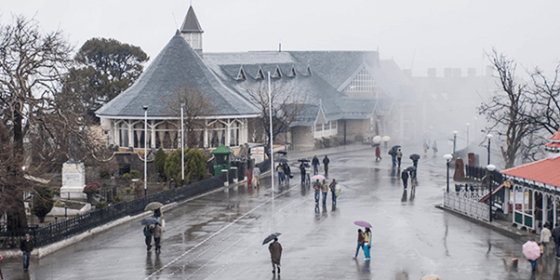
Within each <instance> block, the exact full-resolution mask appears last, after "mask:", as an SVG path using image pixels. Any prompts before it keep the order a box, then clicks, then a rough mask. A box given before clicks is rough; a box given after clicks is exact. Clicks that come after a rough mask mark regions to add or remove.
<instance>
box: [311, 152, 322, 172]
mask: <svg viewBox="0 0 560 280" xmlns="http://www.w3.org/2000/svg"><path fill="white" fill-rule="evenodd" d="M311 165H313V175H317V174H318V173H319V165H320V163H319V159H318V158H317V156H313V160H311Z"/></svg>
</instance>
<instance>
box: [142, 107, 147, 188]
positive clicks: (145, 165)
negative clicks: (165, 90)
mask: <svg viewBox="0 0 560 280" xmlns="http://www.w3.org/2000/svg"><path fill="white" fill-rule="evenodd" d="M142 108H144V196H146V195H147V194H148V147H147V145H148V106H147V105H144V107H142Z"/></svg>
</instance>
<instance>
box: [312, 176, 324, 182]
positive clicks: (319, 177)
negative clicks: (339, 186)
mask: <svg viewBox="0 0 560 280" xmlns="http://www.w3.org/2000/svg"><path fill="white" fill-rule="evenodd" d="M325 179H326V178H325V176H323V175H315V176H313V177H311V181H312V182H315V181H317V180H319V181H321V180H325Z"/></svg>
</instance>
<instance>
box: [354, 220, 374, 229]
mask: <svg viewBox="0 0 560 280" xmlns="http://www.w3.org/2000/svg"><path fill="white" fill-rule="evenodd" d="M354 224H355V225H357V226H361V227H365V228H371V224H370V223H368V222H364V221H355V222H354Z"/></svg>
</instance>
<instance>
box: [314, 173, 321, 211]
mask: <svg viewBox="0 0 560 280" xmlns="http://www.w3.org/2000/svg"><path fill="white" fill-rule="evenodd" d="M313 188H314V189H315V204H316V205H319V195H320V194H319V192H320V189H321V182H319V179H317V181H315V183H314V184H313ZM317 207H319V206H317Z"/></svg>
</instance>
